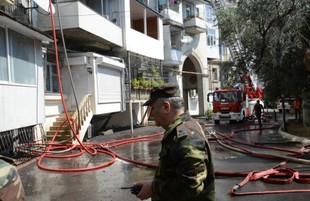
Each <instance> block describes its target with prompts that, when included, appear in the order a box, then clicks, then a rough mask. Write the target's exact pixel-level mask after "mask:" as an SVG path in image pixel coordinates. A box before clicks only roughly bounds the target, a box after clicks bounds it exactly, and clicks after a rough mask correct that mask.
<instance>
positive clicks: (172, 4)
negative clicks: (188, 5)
mask: <svg viewBox="0 0 310 201" xmlns="http://www.w3.org/2000/svg"><path fill="white" fill-rule="evenodd" d="M180 3H181V1H180V0H169V9H171V10H173V11H175V12H179V6H180Z"/></svg>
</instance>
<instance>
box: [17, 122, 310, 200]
mask: <svg viewBox="0 0 310 201" xmlns="http://www.w3.org/2000/svg"><path fill="white" fill-rule="evenodd" d="M198 120H199V121H200V123H201V124H202V125H203V127H204V129H205V130H206V133H217V134H218V135H220V134H223V135H226V136H228V135H230V134H232V132H235V137H234V139H236V140H242V141H243V142H247V143H251V144H255V145H259V146H263V145H265V146H270V147H277V148H285V149H294V150H299V149H300V148H301V145H300V144H299V143H291V142H289V140H288V139H287V138H284V137H283V136H282V135H281V133H279V132H278V130H279V123H277V122H271V123H268V124H265V125H264V130H262V131H261V132H260V131H259V130H255V128H257V127H256V125H253V124H251V123H245V124H233V125H229V124H225V123H223V124H222V123H221V125H216V126H214V125H210V124H209V123H210V122H206V121H205V120H204V119H198ZM162 131H163V130H162V129H160V128H158V127H154V126H148V127H141V128H136V129H134V133H131V132H130V130H124V131H120V132H117V133H114V134H109V135H101V136H97V137H95V138H92V139H91V140H90V142H87V143H85V144H87V145H90V143H93V145H95V144H96V145H98V144H105V143H107V142H111V143H110V144H112V141H114V140H117V139H118V140H120V139H132V138H133V137H136V136H145V135H148V136H150V135H152V134H158V133H161V132H162ZM236 131H240V132H236ZM208 138H209V139H210V145H211V149H212V153H213V160H214V166H215V171H216V172H217V176H216V200H217V201H230V200H232V201H233V200H238V201H239V200H240V201H249V200H253V201H256V200H257V201H258V200H264V201H271V200H272V201H274V200H282V199H284V200H287V201H293V200H294V201H295V200H296V199H297V200H300V201H306V200H309V195H310V194H309V193H281V194H268V195H250V196H234V197H232V196H230V195H229V194H228V191H229V189H230V188H231V187H233V186H234V185H235V184H237V183H239V182H241V181H242V180H243V179H244V178H245V177H244V176H242V177H240V176H223V175H224V174H226V173H235V172H250V171H261V170H266V169H269V168H272V167H274V166H275V165H277V164H279V163H280V162H282V161H283V160H282V159H280V160H279V159H266V158H260V157H255V156H251V155H248V154H243V153H239V152H235V151H232V150H229V149H227V148H224V147H223V146H220V145H219V144H218V143H217V141H216V140H214V136H211V135H208ZM233 144H234V145H236V144H237V143H233ZM105 145H106V144H105ZM238 146H242V147H244V148H248V146H246V145H239V144H238ZM159 149H160V137H155V138H154V139H152V140H148V141H139V142H135V143H126V144H118V145H115V147H113V148H112V150H113V151H115V152H116V153H117V154H118V155H119V156H121V157H125V158H126V159H128V160H132V162H125V161H123V160H120V159H116V160H115V161H114V162H113V164H111V165H108V166H106V167H102V168H99V169H96V170H90V171H77V172H63V171H62V170H63V169H64V168H76V169H77V170H79V168H84V167H90V166H96V165H100V164H103V163H108V162H110V161H111V160H113V158H112V157H111V156H109V155H107V154H104V153H97V154H96V155H95V156H91V155H90V154H88V153H85V152H84V154H83V155H82V156H79V157H75V158H44V160H43V161H42V165H44V167H48V168H51V169H53V168H55V169H60V170H58V171H54V170H50V171H47V170H42V169H40V168H39V167H38V164H37V161H32V162H29V163H26V164H24V165H22V166H20V167H19V173H20V176H21V179H22V182H23V185H24V189H25V193H26V200H29V201H71V200H72V201H73V200H74V201H80V200H81V201H82V200H83V201H85V200H89V201H124V200H126V201H136V200H139V199H137V198H136V197H135V196H134V195H132V194H131V193H130V190H123V189H121V187H127V186H131V185H132V184H133V183H134V182H135V181H139V180H145V179H152V177H153V174H154V168H152V165H156V164H157V161H158V153H159ZM250 149H251V150H252V151H255V152H259V153H265V154H282V155H292V153H283V152H279V151H277V150H271V149H262V148H258V147H251V148H250ZM76 152H79V151H78V150H74V151H71V152H70V153H76ZM309 158H310V157H309ZM133 162H139V163H143V164H134V163H133ZM286 167H290V168H295V169H297V170H298V171H300V172H301V173H308V172H310V165H309V164H302V163H294V162H290V161H289V162H288V163H287V164H286ZM279 189H310V184H299V183H297V182H292V183H290V184H287V185H275V184H266V183H263V182H261V181H253V182H249V183H247V184H246V185H245V186H244V187H243V188H242V189H241V191H242V192H246V191H265V190H279Z"/></svg>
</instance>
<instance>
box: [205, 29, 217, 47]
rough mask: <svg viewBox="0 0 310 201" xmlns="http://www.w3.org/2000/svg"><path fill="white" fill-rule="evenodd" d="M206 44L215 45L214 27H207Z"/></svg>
mask: <svg viewBox="0 0 310 201" xmlns="http://www.w3.org/2000/svg"><path fill="white" fill-rule="evenodd" d="M207 45H208V46H216V40H215V29H212V28H209V29H208V35H207Z"/></svg>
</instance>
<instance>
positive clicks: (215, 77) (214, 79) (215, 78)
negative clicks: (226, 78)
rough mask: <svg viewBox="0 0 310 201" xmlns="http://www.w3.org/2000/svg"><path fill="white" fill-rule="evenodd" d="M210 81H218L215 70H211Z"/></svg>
mask: <svg viewBox="0 0 310 201" xmlns="http://www.w3.org/2000/svg"><path fill="white" fill-rule="evenodd" d="M212 81H218V74H217V68H212Z"/></svg>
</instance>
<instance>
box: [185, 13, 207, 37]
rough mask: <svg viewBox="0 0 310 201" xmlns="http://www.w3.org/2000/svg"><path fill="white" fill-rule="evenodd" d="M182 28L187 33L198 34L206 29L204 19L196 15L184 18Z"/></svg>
mask: <svg viewBox="0 0 310 201" xmlns="http://www.w3.org/2000/svg"><path fill="white" fill-rule="evenodd" d="M184 28H185V31H186V33H188V34H200V33H203V32H206V31H207V26H206V23H205V21H204V20H203V19H202V18H200V17H196V16H188V17H187V18H185V19H184Z"/></svg>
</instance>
